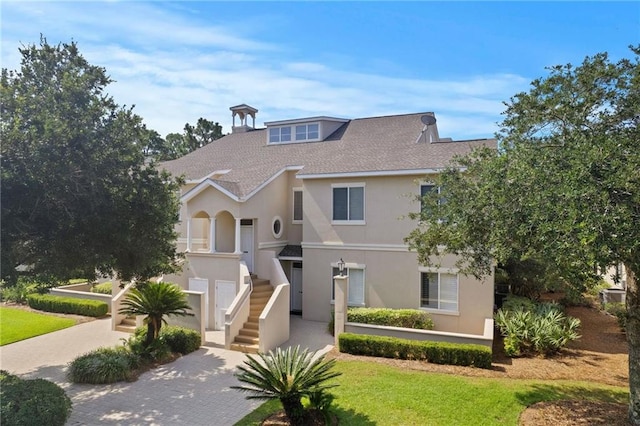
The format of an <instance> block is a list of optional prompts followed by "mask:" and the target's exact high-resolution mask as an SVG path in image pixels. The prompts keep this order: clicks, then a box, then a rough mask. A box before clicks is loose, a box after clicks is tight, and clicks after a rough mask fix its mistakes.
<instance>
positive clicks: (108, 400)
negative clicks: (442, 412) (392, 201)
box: [0, 316, 333, 426]
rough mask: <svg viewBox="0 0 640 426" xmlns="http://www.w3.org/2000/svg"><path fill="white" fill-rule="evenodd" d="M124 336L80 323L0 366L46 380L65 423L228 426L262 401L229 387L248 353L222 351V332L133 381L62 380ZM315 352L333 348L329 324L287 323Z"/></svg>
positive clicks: (16, 349)
mask: <svg viewBox="0 0 640 426" xmlns="http://www.w3.org/2000/svg"><path fill="white" fill-rule="evenodd" d="M129 336H130V335H129V334H127V333H122V332H117V331H112V330H111V322H110V319H100V320H96V321H91V322H88V323H84V324H79V325H76V326H73V327H70V328H67V329H64V330H60V331H56V332H54V333H49V334H46V335H43V336H38V337H34V338H31V339H27V340H23V341H21V342H16V343H13V344H10V345H6V346H3V347H1V348H0V361H1V362H0V368H2V369H3V370H7V371H9V372H10V373H13V374H17V375H20V376H21V377H24V378H36V377H39V378H44V379H47V380H51V381H53V382H55V383H57V384H59V385H60V386H61V387H63V388H64V389H65V391H66V392H67V395H69V397H70V398H71V400H72V401H73V411H72V414H71V417H70V419H69V421H68V423H67V424H68V425H194V426H199V425H202V426H205V425H206V426H211V425H213V426H218V425H219V426H226V425H233V424H234V423H235V422H237V421H238V420H240V419H241V418H243V417H244V416H245V415H247V414H248V413H250V412H251V411H253V410H254V409H255V408H256V407H258V406H259V405H260V404H261V403H262V402H261V401H256V400H247V399H245V395H243V394H242V393H240V392H238V391H235V390H232V389H230V388H229V387H230V386H232V385H237V384H239V382H238V381H237V379H236V378H235V377H234V376H233V373H234V372H235V369H236V367H237V366H238V365H240V364H241V363H242V362H243V361H244V359H245V355H244V354H242V353H239V352H233V351H227V350H225V349H223V348H224V344H223V342H222V341H221V340H220V338H221V337H223V335H222V334H221V333H220V332H207V344H206V345H205V346H203V347H202V348H200V349H199V350H197V351H196V352H194V353H192V354H189V355H186V356H184V357H181V358H179V359H178V360H176V361H174V362H172V363H170V364H166V365H163V366H160V367H158V368H156V369H153V370H150V371H148V372H146V373H144V374H143V375H142V376H141V377H140V378H139V379H138V380H137V381H136V382H132V383H118V384H114V385H78V384H71V383H69V382H67V381H66V378H65V373H66V366H67V364H68V363H69V362H70V361H72V360H73V359H74V358H75V357H77V356H78V355H81V354H84V353H86V352H89V351H91V350H93V349H96V348H98V347H101V346H114V345H118V344H121V343H122V342H121V340H120V339H122V338H127V337H129ZM298 344H300V345H301V346H303V347H308V348H309V349H312V350H321V351H327V350H330V349H331V348H332V344H333V337H332V336H331V335H329V334H328V333H327V332H326V323H320V322H313V321H304V320H302V319H301V318H300V317H296V316H292V317H291V339H290V340H289V341H288V342H286V343H285V344H283V345H282V347H287V346H295V345H298Z"/></svg>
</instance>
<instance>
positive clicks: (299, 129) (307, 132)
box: [296, 123, 319, 141]
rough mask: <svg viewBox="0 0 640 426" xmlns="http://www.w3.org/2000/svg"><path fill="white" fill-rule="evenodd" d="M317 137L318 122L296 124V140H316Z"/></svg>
mask: <svg viewBox="0 0 640 426" xmlns="http://www.w3.org/2000/svg"><path fill="white" fill-rule="evenodd" d="M318 138H319V132H318V123H315V124H300V125H297V126H296V140H297V141H306V140H316V139H318Z"/></svg>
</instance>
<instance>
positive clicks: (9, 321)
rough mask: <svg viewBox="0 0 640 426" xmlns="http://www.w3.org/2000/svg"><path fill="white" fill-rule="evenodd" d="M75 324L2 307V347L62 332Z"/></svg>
mask: <svg viewBox="0 0 640 426" xmlns="http://www.w3.org/2000/svg"><path fill="white" fill-rule="evenodd" d="M75 323H76V322H75V321H74V320H72V319H68V318H60V317H57V316H53V315H44V314H37V313H33V312H29V311H25V310H22V309H13V308H6V307H0V324H1V326H0V346H4V345H8V344H9V343H14V342H19V341H20V340H24V339H28V338H30V337H34V336H40V335H42V334H47V333H51V332H52V331H57V330H62V329H63V328H67V327H71V326H72V325H75Z"/></svg>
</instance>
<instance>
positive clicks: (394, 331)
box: [344, 318, 493, 348]
mask: <svg viewBox="0 0 640 426" xmlns="http://www.w3.org/2000/svg"><path fill="white" fill-rule="evenodd" d="M344 331H345V332H347V333H354V334H371V335H375V336H388V337H397V338H399V339H408V340H429V341H432V342H449V343H471V344H476V345H482V346H487V347H488V348H492V347H493V319H492V318H485V320H484V333H483V334H482V335H477V334H462V333H448V332H444V331H434V330H416V329H413V328H399V327H387V326H382V325H373V324H360V323H356V322H347V323H345V327H344Z"/></svg>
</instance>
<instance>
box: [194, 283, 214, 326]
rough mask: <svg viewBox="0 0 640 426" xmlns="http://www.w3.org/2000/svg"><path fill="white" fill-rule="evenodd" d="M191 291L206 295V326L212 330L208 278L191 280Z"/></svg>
mask: <svg viewBox="0 0 640 426" xmlns="http://www.w3.org/2000/svg"><path fill="white" fill-rule="evenodd" d="M189 290H191V291H201V292H203V293H204V326H205V328H211V324H209V280H208V279H206V278H189Z"/></svg>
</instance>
